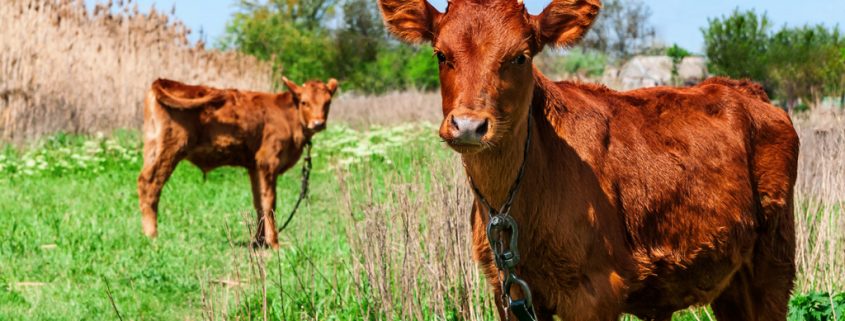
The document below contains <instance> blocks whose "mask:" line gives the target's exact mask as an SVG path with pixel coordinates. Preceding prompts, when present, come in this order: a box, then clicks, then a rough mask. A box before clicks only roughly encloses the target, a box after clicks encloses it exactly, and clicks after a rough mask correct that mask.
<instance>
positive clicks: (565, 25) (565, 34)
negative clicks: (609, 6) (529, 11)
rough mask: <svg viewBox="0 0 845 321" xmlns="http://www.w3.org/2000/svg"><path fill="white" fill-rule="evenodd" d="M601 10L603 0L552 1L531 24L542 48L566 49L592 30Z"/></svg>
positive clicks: (533, 17)
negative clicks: (547, 46) (591, 27)
mask: <svg viewBox="0 0 845 321" xmlns="http://www.w3.org/2000/svg"><path fill="white" fill-rule="evenodd" d="M600 9H601V0H552V2H551V3H550V4H549V6H547V7H546V9H545V10H543V12H542V13H540V15H538V16H532V17H531V23H532V24H533V25H534V32H535V34H536V35H537V39H538V40H539V42H540V45H541V46H546V45H549V46H552V47H566V46H570V45H573V44H575V43H576V42H578V40H581V37H583V36H584V34H585V33H587V30H590V26H592V25H593V22H594V21H595V20H596V17H597V16H598V14H599V10H600Z"/></svg>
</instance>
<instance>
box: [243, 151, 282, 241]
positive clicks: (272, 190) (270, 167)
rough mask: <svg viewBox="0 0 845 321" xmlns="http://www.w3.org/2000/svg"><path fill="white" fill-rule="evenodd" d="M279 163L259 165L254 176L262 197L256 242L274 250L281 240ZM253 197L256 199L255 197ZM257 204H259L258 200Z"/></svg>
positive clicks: (271, 162)
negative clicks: (277, 197) (277, 216)
mask: <svg viewBox="0 0 845 321" xmlns="http://www.w3.org/2000/svg"><path fill="white" fill-rule="evenodd" d="M278 163H279V162H278V161H269V162H263V163H259V165H258V168H257V169H256V171H255V175H254V176H255V177H256V179H257V182H258V184H257V185H258V186H257V187H258V188H257V192H258V193H259V195H260V205H261V208H260V209H258V228H257V230H256V232H255V242H256V244H257V245H262V246H263V245H269V246H271V247H273V248H274V249H278V248H279V238H278V233H277V231H276V217H275V211H276V175H277V170H276V169H277V166H278ZM250 176H253V175H250ZM256 179H253V180H256ZM255 192H256V189H255V188H253V193H255ZM253 196H254V197H255V195H253ZM256 203H258V201H257V200H256Z"/></svg>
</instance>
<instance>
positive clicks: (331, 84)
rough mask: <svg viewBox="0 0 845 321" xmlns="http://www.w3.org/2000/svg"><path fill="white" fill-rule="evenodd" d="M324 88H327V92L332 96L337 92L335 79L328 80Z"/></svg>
mask: <svg viewBox="0 0 845 321" xmlns="http://www.w3.org/2000/svg"><path fill="white" fill-rule="evenodd" d="M326 87H327V88H329V91H331V92H332V94H333V95H334V92H335V91H337V79H334V78H332V79H329V82H328V83H326Z"/></svg>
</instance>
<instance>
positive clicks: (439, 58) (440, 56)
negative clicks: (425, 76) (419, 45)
mask: <svg viewBox="0 0 845 321" xmlns="http://www.w3.org/2000/svg"><path fill="white" fill-rule="evenodd" d="M434 55H435V56H437V62H439V63H441V64H444V63H446V55H445V54H443V53H442V52H439V51H438V52H436V53H434Z"/></svg>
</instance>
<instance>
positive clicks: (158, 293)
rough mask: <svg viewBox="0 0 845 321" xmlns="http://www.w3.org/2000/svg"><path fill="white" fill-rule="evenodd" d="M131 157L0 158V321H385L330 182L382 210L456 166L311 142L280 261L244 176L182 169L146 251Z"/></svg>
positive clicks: (53, 151)
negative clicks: (305, 192) (261, 233)
mask: <svg viewBox="0 0 845 321" xmlns="http://www.w3.org/2000/svg"><path fill="white" fill-rule="evenodd" d="M411 143H413V144H411ZM139 150H140V145H139V143H138V138H137V136H136V135H134V134H132V133H120V134H118V135H116V136H115V137H113V138H109V139H104V138H84V137H73V136H64V135H58V136H55V137H53V138H51V139H49V140H47V141H45V142H43V143H41V144H40V145H39V146H36V147H33V148H30V149H27V150H25V151H24V152H21V151H19V150H17V149H13V148H6V149H5V150H2V151H0V320H102V319H116V318H117V315H116V312H115V309H114V308H113V307H112V303H111V301H110V299H109V289H110V293H111V295H112V297H113V300H114V304H115V305H116V306H117V310H118V311H119V312H120V314H121V316H122V317H123V318H124V319H127V320H130V319H131V320H198V319H215V320H217V319H223V318H224V317H228V318H230V319H262V314H263V313H264V304H263V302H264V298H265V295H266V298H267V305H266V313H267V314H268V315H269V316H270V318H271V319H285V320H300V319H321V320H326V319H328V320H359V319H371V320H372V319H381V318H383V317H386V316H385V315H384V314H383V313H382V312H380V311H374V310H376V308H375V305H374V303H373V302H374V301H373V300H372V297H371V295H370V294H369V293H370V292H371V291H372V289H371V288H370V285H369V284H367V283H366V282H361V281H355V280H356V278H357V277H359V276H356V275H355V273H356V272H353V271H352V270H351V268H350V260H351V259H352V257H353V256H354V255H355V254H354V253H352V252H351V250H350V245H349V244H348V243H347V233H348V232H352V233H355V232H356V231H354V230H353V231H350V230H349V229H350V228H352V225H350V215H349V214H351V213H348V209H346V208H344V206H343V204H342V203H343V202H342V201H341V200H342V199H343V197H344V195H345V194H344V192H343V191H341V189H340V187H339V186H340V185H342V184H339V182H338V175H337V173H338V172H344V173H345V175H344V176H343V177H345V179H346V180H347V181H348V182H347V183H349V182H351V183H349V184H351V185H355V184H358V185H361V186H363V182H365V181H366V182H370V183H371V184H372V190H371V192H372V193H373V194H374V196H372V198H371V199H375V200H379V201H380V202H388V201H390V200H392V198H391V197H390V195H392V194H391V193H392V190H391V186H393V185H390V184H396V183H397V181H396V180H397V179H398V180H399V183H401V182H411V181H416V182H418V181H420V177H418V176H419V173H420V171H421V169H422V171H424V169H425V168H428V167H426V166H427V165H428V164H430V162H434V161H438V162H440V161H444V160H445V161H449V160H450V157H451V156H452V154H451V152H450V151H448V150H446V149H445V148H443V147H442V146H440V145H439V144H438V143H437V139H436V138H435V137H434V130H433V129H431V128H430V126H422V127H420V126H404V127H397V128H382V129H374V130H372V131H370V132H367V133H361V132H355V131H351V130H349V129H345V128H342V127H336V126H335V127H332V129H331V130H329V131H328V132H326V133H323V134H320V135H319V136H318V137H317V140H316V142H315V161H314V167H315V171H314V173H313V174H312V183H311V184H312V192H311V194H310V195H311V196H310V198H309V199H308V201H307V202H306V203H305V205H304V208H302V209H301V212H300V213H299V214H297V217H296V218H295V219H294V220H293V222H292V225H291V226H290V227H289V228H288V230H286V231H285V232H283V233H282V234H281V240H282V242H283V246H282V249H281V250H280V251H279V252H278V253H276V252H273V251H269V250H267V251H258V252H252V251H250V249H249V248H248V247H247V246H246V244H248V242H249V229H250V228H251V224H252V223H251V222H248V221H250V220H253V219H254V218H253V214H252V209H251V195H250V188H249V182H248V178H247V176H246V173H245V171H244V170H242V169H236V168H222V169H219V170H216V171H213V172H211V173H209V174H208V176H207V177H206V178H204V177H203V175H202V173H201V172H200V171H199V170H198V169H196V168H195V167H193V166H191V165H190V164H188V163H187V162H185V163H182V164H181V165H180V166H179V167H178V168H177V170H176V171H175V173H174V175H173V177H172V178H171V180H170V181H169V182H168V184H167V185H166V187H165V190H164V192H163V197H162V201H161V205H160V210H161V211H160V217H159V233H160V234H159V238H158V239H156V240H150V239H147V238H146V237H144V236H143V235H142V233H141V228H140V214H139V212H138V205H137V195H136V191H135V180H136V177H137V174H138V172H139V170H140V166H141V159H140V154H139ZM388 178H389V179H388ZM388 180H389V181H390V184H388V183H387V181H388ZM422 181H423V182H425V184H430V181H427V180H426V179H425V178H422ZM298 189H299V170H298V168H294V169H292V170H291V171H289V172H288V173H286V174H284V175H283V176H281V177H280V179H279V187H278V191H279V195H280V199H279V202H278V203H279V211H280V212H282V213H287V210H288V209H289V208H290V206H291V204H292V203H293V201H294V200H295V198H296V196H297V195H298V192H299V190H298ZM357 193H360V191H359V192H357ZM366 199H367V198H364V197H362V200H366ZM256 262H260V264H256ZM257 266H260V267H262V268H264V269H265V270H258V269H257ZM262 274H263V275H266V278H261V277H260V276H261V275H262ZM262 280H263V281H262ZM238 282H240V283H238ZM265 287H266V289H267V290H266V292H264V291H263V289H264V288H265ZM402 295H404V294H402ZM407 295H414V294H407ZM812 298H815V297H810V299H808V298H804V297H802V299H801V300H803V301H801V302H804V303H801V304H804V305H807V306H809V308H806V309H807V311H811V312H812V311H813V310H812V309H813V308H814V307H817V306H819V304H821V305H822V306H821V308H819V309H823V308H824V306H823V303H824V302H822V303H818V302H816V301H818V300H816V301H814V300H813V299H812ZM807 302H809V303H807ZM814 302H815V303H814ZM814 304H815V305H814ZM801 311H804V310H801ZM489 313H490V312H489V311H488V314H487V315H488V316H489V315H490V314H489ZM808 313H810V312H808ZM423 317H424V318H425V319H444V316H436V315H432V314H431V313H429V312H425V313H424V314H423ZM696 317H699V318H701V319H702V320H707V317H706V316H705V314H704V313H703V312H699V313H698V314H697V315H695V316H694V315H693V314H691V313H679V314H677V315H676V317H675V320H697V318H696ZM388 318H389V317H388ZM445 319H454V318H453V317H448V316H446V317H445ZM819 320H822V319H819Z"/></svg>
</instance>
